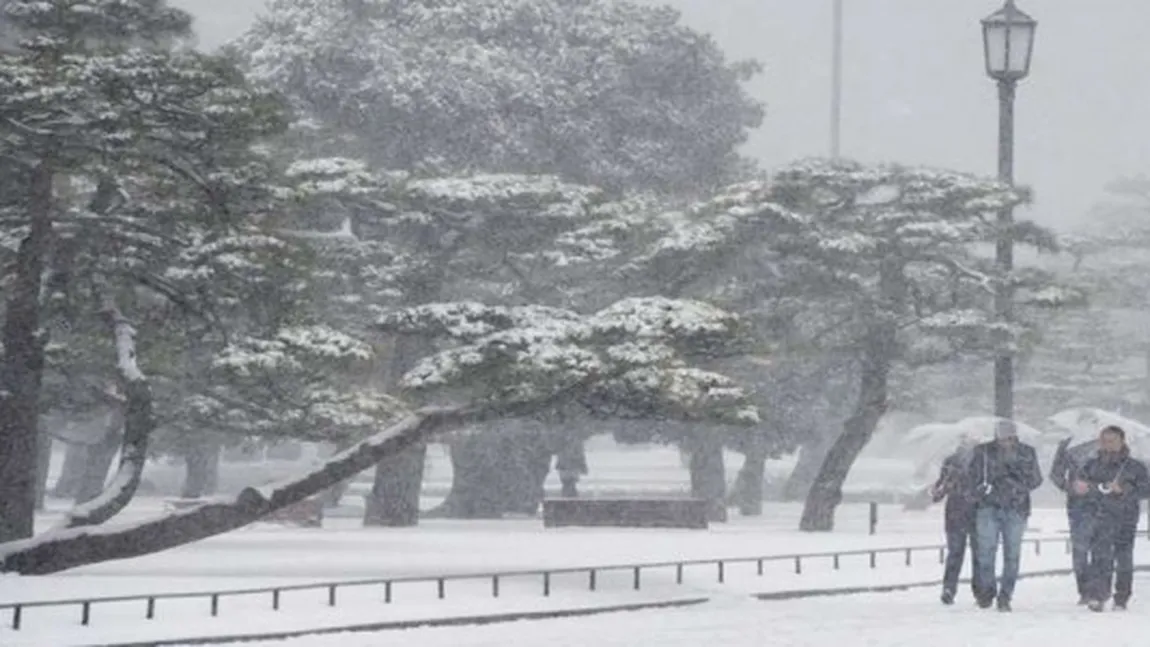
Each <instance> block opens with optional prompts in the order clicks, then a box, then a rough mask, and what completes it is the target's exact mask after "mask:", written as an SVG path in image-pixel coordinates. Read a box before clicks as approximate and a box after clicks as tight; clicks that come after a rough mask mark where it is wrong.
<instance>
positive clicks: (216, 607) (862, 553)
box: [0, 537, 1070, 630]
mask: <svg viewBox="0 0 1150 647" xmlns="http://www.w3.org/2000/svg"><path fill="white" fill-rule="evenodd" d="M1054 542H1058V543H1062V544H1063V545H1064V547H1065V551H1066V552H1067V553H1069V552H1070V539H1069V537H1044V538H1034V539H1026V540H1024V542H1023V543H1024V544H1032V545H1033V546H1034V554H1035V555H1041V554H1042V545H1043V544H1049V543H1054ZM924 552H930V553H937V554H938V563H940V564H941V563H943V562H944V561H945V559H946V546H945V545H942V544H935V545H928V546H901V547H890V548H870V549H856V550H843V551H828V552H814V553H797V554H788V555H764V556H761V557H729V558H712V559H688V560H678V561H662V562H641V563H631V564H611V565H606V566H577V567H569V568H551V569H535V570H518V571H503V572H498V573H461V574H456V575H439V576H430V577H429V576H410V577H388V578H375V579H367V580H344V581H338V582H332V581H328V582H313V583H308V584H289V585H283V586H274V587H261V588H248V589H229V590H222V591H195V592H181V593H155V594H150V595H117V596H107V597H90V598H73V599H64V600H38V601H28V602H8V603H3V604H0V611H4V610H10V611H11V627H12V629H14V630H19V629H20V628H21V626H22V624H23V613H24V610H25V609H31V608H43V607H64V606H76V607H79V610H80V624H81V625H85V626H87V625H89V624H91V621H92V607H93V606H95V605H97V604H112V603H124V602H141V603H143V606H144V610H143V611H144V618H145V619H148V620H152V619H155V617H156V606H157V605H156V603H157V601H159V600H177V599H185V600H186V599H196V598H203V599H206V600H208V603H209V609H210V612H211V615H212V616H213V617H215V616H218V615H219V614H220V601H221V600H222V599H223V598H225V597H239V596H254V595H269V596H270V598H271V599H270V607H271V609H272V610H275V611H278V610H279V609H280V603H281V601H282V598H283V595H284V593H287V592H290V591H319V590H324V589H326V591H327V605H328V606H330V607H334V606H336V605H337V603H338V599H339V596H338V593H339V591H340V589H351V588H361V587H382V589H383V592H382V597H383V602H384V603H386V604H390V603H391V602H392V601H393V599H394V589H395V588H396V585H398V584H434V585H435V591H436V597H437V598H438V599H440V600H443V599H446V597H447V591H448V586H447V584H448V583H449V582H459V581H465V580H472V581H474V580H490V582H491V587H490V591H491V596H492V597H493V598H498V597H499V594H500V585H501V583H502V582H503V581H505V580H508V579H511V578H519V579H522V578H539V584H540V589H539V590H540V593H541V594H542V595H543V596H544V597H546V596H550V595H551V588H552V578H554V577H555V576H556V575H570V574H585V575H586V578H587V580H586V581H587V589H588V590H590V591H595V590H597V588H598V579H599V575H600V574H601V573H607V572H618V571H624V572H626V571H629V572H630V573H631V587H632V588H633V589H634V590H636V591H638V590H641V589H642V585H643V574H644V572H648V571H652V570H666V569H674V571H675V583H676V584H682V583H683V576H684V572H685V571H686V569H687V568H688V567H695V568H701V567H711V568H714V569H715V577H716V581H717V582H719V583H720V584H721V583H723V582H725V580H726V576H727V566H728V565H731V564H750V563H754V564H756V570H757V575H758V576H762V575H763V574H764V566H765V564H767V563H775V562H788V561H789V562H793V564H794V572H795V574H797V575H801V574H802V573H803V569H804V566H805V565H806V564H808V563H809V562H812V561H816V560H828V559H829V560H831V565H832V568H834V569H835V570H838V569H839V568H840V567H841V565H842V562H843V560H844V559H845V558H854V557H867V558H869V566H870V568H872V569H874V568H878V564H879V560H878V556H879V555H891V554H899V553H902V554H903V555H904V559H903V562H904V564H905V565H906V566H911V565H913V563H914V555H915V554H919V553H924Z"/></svg>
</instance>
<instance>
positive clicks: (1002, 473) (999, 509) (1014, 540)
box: [967, 420, 1042, 611]
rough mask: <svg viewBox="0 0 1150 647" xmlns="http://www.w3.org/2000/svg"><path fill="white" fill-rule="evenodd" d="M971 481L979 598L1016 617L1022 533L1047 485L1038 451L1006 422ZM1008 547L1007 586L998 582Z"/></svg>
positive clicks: (977, 451)
mask: <svg viewBox="0 0 1150 647" xmlns="http://www.w3.org/2000/svg"><path fill="white" fill-rule="evenodd" d="M967 477H968V478H969V479H970V483H971V484H972V486H973V487H974V492H975V497H976V498H975V513H974V518H975V544H974V545H975V550H976V551H977V554H978V557H977V559H976V560H975V565H976V567H977V568H978V575H977V576H976V577H975V580H976V582H975V585H976V587H977V588H978V593H976V594H975V598H976V599H977V601H978V606H980V607H982V608H983V609H987V608H990V605H992V604H994V603H995V600H996V599H997V602H998V610H999V611H1010V610H1011V600H1012V599H1013V598H1014V585H1015V583H1016V582H1017V581H1018V568H1019V563H1020V561H1021V559H1022V533H1023V532H1024V531H1025V530H1026V521H1027V519H1029V518H1030V493H1031V491H1033V490H1035V489H1037V488H1038V486H1040V485H1042V470H1041V468H1039V466H1038V454H1037V453H1036V452H1035V451H1034V448H1033V447H1031V446H1030V445H1027V444H1025V443H1022V442H1019V440H1018V432H1017V430H1016V429H1015V427H1014V423H1013V422H1011V421H1009V420H1007V421H1001V422H999V424H998V428H997V429H996V430H995V435H994V440H993V441H991V442H988V443H983V444H981V445H978V446H977V447H975V448H974V454H973V456H972V457H971V461H970V467H969V468H968V469H967ZM1000 542H1001V544H1002V580H1001V582H996V581H995V580H996V578H995V563H994V562H995V557H996V556H997V553H998V546H999V543H1000Z"/></svg>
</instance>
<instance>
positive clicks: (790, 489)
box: [783, 431, 833, 501]
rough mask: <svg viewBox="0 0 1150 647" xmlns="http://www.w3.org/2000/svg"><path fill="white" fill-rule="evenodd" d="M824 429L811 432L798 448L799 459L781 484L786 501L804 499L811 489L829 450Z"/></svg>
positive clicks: (829, 439) (828, 439) (829, 438)
mask: <svg viewBox="0 0 1150 647" xmlns="http://www.w3.org/2000/svg"><path fill="white" fill-rule="evenodd" d="M828 436H830V434H828V433H827V432H825V431H821V432H813V433H812V437H811V438H810V439H809V440H808V441H807V442H806V443H804V444H803V446H802V449H800V450H799V460H798V461H796V462H795V467H794V469H792V470H791V473H790V476H788V477H787V482H786V485H784V486H783V499H784V500H786V501H800V500H802V499H805V498H806V496H807V493H808V492H810V490H811V485H812V484H813V483H814V482H815V479H816V478H817V477H818V474H819V468H821V467H822V464H823V461H824V460H826V457H827V452H828V451H830V446H831V440H832V439H833V438H831V437H828Z"/></svg>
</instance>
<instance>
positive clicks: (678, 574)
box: [675, 562, 683, 584]
mask: <svg viewBox="0 0 1150 647" xmlns="http://www.w3.org/2000/svg"><path fill="white" fill-rule="evenodd" d="M682 583H683V562H679V563H678V564H675V584H682Z"/></svg>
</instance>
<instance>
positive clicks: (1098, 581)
mask: <svg viewBox="0 0 1150 647" xmlns="http://www.w3.org/2000/svg"><path fill="white" fill-rule="evenodd" d="M1099 445H1100V447H1099V452H1098V456H1096V457H1095V458H1093V459H1091V460H1090V461H1088V462H1087V463H1086V465H1085V466H1083V468H1082V470H1081V472H1080V473H1079V475H1078V478H1077V479H1076V480H1075V481H1074V491H1075V492H1076V493H1077V494H1079V495H1080V496H1083V497H1084V498H1085V500H1086V505H1087V509H1088V511H1089V513H1090V515H1091V522H1090V561H1089V565H1088V578H1087V596H1088V597H1089V601H1088V602H1087V606H1088V607H1089V608H1090V610H1091V611H1102V609H1103V607H1104V605H1105V604H1106V601H1107V600H1109V599H1110V597H1111V593H1113V597H1114V608H1115V609H1116V610H1123V609H1125V608H1126V604H1127V602H1128V601H1129V599H1130V594H1131V588H1132V585H1133V579H1134V564H1133V562H1134V553H1133V550H1134V528H1135V526H1136V525H1137V523H1138V501H1139V500H1140V499H1141V498H1142V497H1145V496H1147V494H1148V493H1150V475H1148V474H1147V471H1146V466H1145V465H1143V464H1142V463H1141V462H1140V461H1138V460H1135V459H1134V458H1132V457H1131V456H1130V450H1129V448H1128V447H1127V446H1126V432H1124V431H1123V430H1122V429H1121V428H1120V427H1113V426H1111V427H1106V428H1105V429H1103V430H1102V432H1101V433H1100V434H1099ZM1116 560H1117V561H1118V565H1117V570H1118V582H1117V584H1116V586H1115V583H1114V581H1113V580H1114V571H1115V561H1116Z"/></svg>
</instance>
